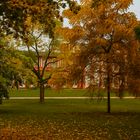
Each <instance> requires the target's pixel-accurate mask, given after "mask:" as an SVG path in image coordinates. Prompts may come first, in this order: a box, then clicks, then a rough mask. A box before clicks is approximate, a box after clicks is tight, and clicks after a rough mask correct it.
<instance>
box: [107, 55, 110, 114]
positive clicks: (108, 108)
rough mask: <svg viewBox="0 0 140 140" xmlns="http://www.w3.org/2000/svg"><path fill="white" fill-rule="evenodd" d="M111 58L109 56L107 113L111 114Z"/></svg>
mask: <svg viewBox="0 0 140 140" xmlns="http://www.w3.org/2000/svg"><path fill="white" fill-rule="evenodd" d="M108 57H109V56H108V55H107V113H110V112H111V105H110V70H111V67H110V63H109V58H108Z"/></svg>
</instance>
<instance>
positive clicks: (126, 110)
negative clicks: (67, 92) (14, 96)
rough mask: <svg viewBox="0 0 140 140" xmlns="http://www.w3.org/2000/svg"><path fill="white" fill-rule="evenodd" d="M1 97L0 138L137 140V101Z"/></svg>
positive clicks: (139, 131) (139, 128)
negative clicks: (107, 110)
mask: <svg viewBox="0 0 140 140" xmlns="http://www.w3.org/2000/svg"><path fill="white" fill-rule="evenodd" d="M106 104H107V103H106V100H103V101H98V100H89V99H85V100H77V99H74V100H72V99H71V100H45V103H43V104H41V103H39V101H38V100H4V102H3V104H2V105H1V106H0V140H2V139H4V138H5V139H6V138H7V140H8V139H13V140H14V139H15V140H18V139H26V140H31V139H33V140H40V139H41V140H94V139H97V140H99V139H100V140H139V139H140V100H139V99H121V100H120V99H112V100H111V105H112V113H111V114H107V113H106Z"/></svg>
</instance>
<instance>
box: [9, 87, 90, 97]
mask: <svg viewBox="0 0 140 140" xmlns="http://www.w3.org/2000/svg"><path fill="white" fill-rule="evenodd" d="M86 93H87V91H86V90H84V89H83V90H81V89H64V90H54V89H46V90H45V97H73V96H74V97H79V96H86ZM9 95H10V96H11V97H33V96H34V97H38V96H39V89H20V90H15V89H14V90H10V94H9Z"/></svg>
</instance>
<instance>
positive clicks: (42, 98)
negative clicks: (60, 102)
mask: <svg viewBox="0 0 140 140" xmlns="http://www.w3.org/2000/svg"><path fill="white" fill-rule="evenodd" d="M43 102H44V84H40V103H43Z"/></svg>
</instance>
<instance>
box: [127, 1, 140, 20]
mask: <svg viewBox="0 0 140 140" xmlns="http://www.w3.org/2000/svg"><path fill="white" fill-rule="evenodd" d="M129 10H130V11H132V12H134V13H135V15H136V17H137V18H138V19H139V20H140V0H133V5H131V6H130V8H129Z"/></svg>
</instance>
